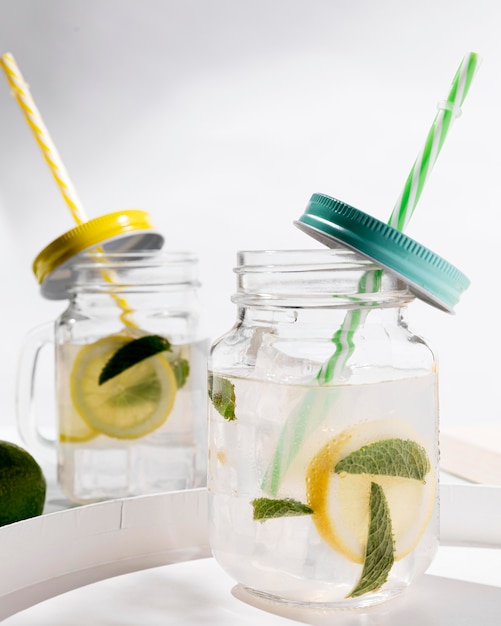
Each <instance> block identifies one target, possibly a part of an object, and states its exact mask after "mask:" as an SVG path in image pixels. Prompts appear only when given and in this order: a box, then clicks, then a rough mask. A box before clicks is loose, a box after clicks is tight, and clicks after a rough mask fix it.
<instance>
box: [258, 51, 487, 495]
mask: <svg viewBox="0 0 501 626" xmlns="http://www.w3.org/2000/svg"><path fill="white" fill-rule="evenodd" d="M479 65H480V57H479V56H478V55H477V54H476V53H474V52H470V53H468V54H466V55H465V56H464V58H463V60H462V61H461V64H460V66H459V68H458V70H457V72H456V74H455V76H454V79H453V81H452V84H451V87H450V90H449V94H448V96H447V99H446V100H444V101H441V102H439V103H438V107H437V108H438V112H437V114H436V116H435V119H434V120H433V123H432V125H431V128H430V130H429V132H428V135H427V137H426V141H425V144H424V146H423V148H422V150H421V151H420V153H419V154H418V156H417V158H416V160H415V162H414V165H413V166H412V169H411V171H410V173H409V176H408V177H407V180H406V182H405V186H404V188H403V190H402V193H401V195H400V197H399V199H398V201H397V203H396V204H395V207H394V208H393V211H392V213H391V215H390V219H389V220H388V224H389V225H390V226H393V227H394V228H396V229H397V230H404V228H405V227H406V225H407V224H408V222H409V220H410V218H411V216H412V214H413V213H414V209H415V208H416V205H417V203H418V201H419V198H420V197H421V193H422V191H423V188H424V185H425V183H426V181H427V180H428V178H429V176H430V174H431V171H432V169H433V166H434V165H435V162H436V160H437V158H438V155H439V154H440V151H441V149H442V146H443V144H444V141H445V138H446V137H447V133H448V132H449V130H450V128H451V125H452V122H453V121H454V120H455V119H456V118H457V117H458V116H459V115H460V114H461V106H462V104H463V102H464V100H465V98H466V96H467V94H468V92H469V89H470V86H471V83H472V81H473V78H474V77H475V75H476V72H477V70H478V67H479ZM381 274H382V270H376V271H372V272H368V273H367V274H366V275H364V276H363V277H362V278H361V280H360V282H359V285H358V291H359V293H363V292H365V293H368V292H370V291H377V289H378V288H379V284H380V278H381ZM369 311H370V309H364V310H360V309H357V310H352V311H349V312H348V313H347V314H346V316H345V319H344V320H343V323H342V324H341V327H340V328H339V329H338V330H337V331H336V333H335V334H334V336H333V337H332V342H333V344H334V345H335V351H334V353H333V354H332V356H331V357H330V358H329V359H328V361H327V362H326V363H324V364H323V365H322V367H321V368H320V371H319V373H318V374H317V381H318V383H319V384H320V385H326V384H328V383H329V382H331V381H332V380H334V379H335V378H336V377H338V376H339V375H340V374H341V373H342V372H343V370H344V369H345V367H346V364H347V362H348V361H349V359H350V357H351V355H352V354H353V351H354V349H355V342H354V336H355V333H356V331H357V329H358V327H359V326H360V324H361V323H362V322H363V320H364V319H365V317H366V316H367V315H368V313H369ZM314 396H318V394H315V389H310V391H309V392H308V393H307V394H306V396H305V398H303V400H302V402H301V404H300V405H299V406H298V407H296V409H295V410H294V411H293V412H292V413H291V415H290V416H289V418H288V419H287V421H286V423H285V425H284V427H283V429H282V431H281V433H280V438H279V441H278V444H277V447H276V450H275V453H274V455H273V459H272V461H271V464H270V465H269V467H268V469H267V471H266V473H265V476H264V479H263V482H262V485H261V488H262V490H263V491H264V492H265V493H269V494H271V495H276V494H277V491H278V488H279V486H280V483H281V482H282V478H283V476H284V475H285V472H286V471H287V469H288V468H289V466H290V464H291V462H292V461H293V459H294V458H295V456H296V455H297V453H298V451H299V449H300V448H301V444H302V442H303V441H304V438H305V437H307V436H308V435H309V434H310V433H311V432H313V431H314V430H316V428H318V427H319V426H320V425H321V424H322V422H323V421H324V419H325V418H326V417H327V413H328V406H326V402H325V400H321V399H320V398H319V397H317V398H315V397H314ZM331 399H332V398H331Z"/></svg>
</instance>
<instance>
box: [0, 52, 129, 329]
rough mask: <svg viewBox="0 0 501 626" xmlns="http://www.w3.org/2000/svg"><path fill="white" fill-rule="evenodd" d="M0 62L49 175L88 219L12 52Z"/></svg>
mask: <svg viewBox="0 0 501 626" xmlns="http://www.w3.org/2000/svg"><path fill="white" fill-rule="evenodd" d="M0 65H1V66H2V69H3V71H4V72H5V76H6V78H7V82H8V83H9V85H10V87H11V90H12V95H13V96H14V98H15V99H16V101H17V103H18V104H19V106H20V108H21V111H22V112H23V115H24V118H25V119H26V121H27V123H28V126H29V127H30V128H31V131H32V133H33V136H34V137H35V140H36V142H37V143H38V145H39V147H40V149H41V151H42V155H43V157H44V159H45V162H46V163H47V165H48V166H49V169H50V171H51V173H52V176H53V177H54V180H55V181H56V183H57V186H58V187H59V190H60V192H61V195H62V196H63V198H64V201H65V202H66V204H67V205H68V208H69V209H70V212H71V215H72V216H73V219H74V220H75V222H76V223H77V224H78V225H80V224H83V223H84V222H87V221H88V217H87V215H86V214H85V211H84V210H83V208H82V204H81V202H80V200H79V198H78V195H77V192H76V191H75V189H74V187H73V185H72V183H71V180H70V178H69V176H68V172H67V171H66V168H65V167H64V165H63V162H62V161H61V158H60V156H59V153H58V151H57V149H56V146H55V145H54V142H53V141H52V139H51V137H50V134H49V131H48V130H47V127H46V126H45V124H44V122H43V120H42V116H41V115H40V113H39V111H38V109H37V107H36V104H35V102H34V100H33V98H32V96H31V94H30V90H29V88H28V84H27V83H26V81H25V80H24V78H23V76H22V74H21V71H20V70H19V67H18V66H17V63H16V61H15V60H14V57H13V56H12V54H10V52H6V53H5V54H3V55H2V56H1V57H0ZM96 252H102V249H101V248H96ZM102 276H103V278H104V280H106V281H107V282H108V283H114V282H115V281H114V279H113V276H112V275H110V274H109V273H105V272H102ZM112 297H113V299H114V300H115V302H116V303H117V304H118V306H119V307H120V308H121V309H122V313H121V315H120V319H121V320H122V321H123V322H124V324H125V325H126V326H132V327H136V325H135V324H134V322H133V321H132V320H131V319H130V318H129V314H130V313H131V312H132V309H131V308H130V307H129V305H128V304H127V302H126V301H125V300H124V299H123V298H121V297H120V296H117V295H116V294H112Z"/></svg>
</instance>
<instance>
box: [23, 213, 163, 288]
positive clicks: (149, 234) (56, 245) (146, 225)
mask: <svg viewBox="0 0 501 626" xmlns="http://www.w3.org/2000/svg"><path fill="white" fill-rule="evenodd" d="M163 243H164V238H163V236H162V235H161V234H160V233H159V232H158V231H157V230H155V228H154V226H153V224H152V223H151V220H150V216H149V214H148V213H146V212H145V211H141V210H139V209H128V210H124V211H117V212H116V213H108V214H107V215H101V216H100V217H96V218H95V219H92V220H89V221H87V222H84V223H83V224H80V225H79V226H76V227H75V228H72V229H71V230H69V231H67V232H65V233H64V234H63V235H61V236H60V237H58V238H57V239H54V241H52V242H51V243H50V244H49V245H48V246H46V247H45V248H44V249H43V250H42V251H41V252H40V253H39V254H38V256H37V257H36V259H35V260H34V262H33V272H34V273H35V276H36V278H37V280H38V282H39V284H40V285H41V290H42V295H43V296H44V297H46V298H48V299H49V300H61V299H65V298H67V295H68V287H69V286H70V284H71V281H72V272H71V265H72V264H73V263H74V262H75V260H76V257H78V255H80V254H82V253H84V252H87V251H89V250H92V249H93V248H96V247H99V248H102V249H103V250H104V251H105V252H130V251H134V250H158V249H160V248H161V247H162V245H163Z"/></svg>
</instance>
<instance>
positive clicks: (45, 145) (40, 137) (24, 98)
mask: <svg viewBox="0 0 501 626" xmlns="http://www.w3.org/2000/svg"><path fill="white" fill-rule="evenodd" d="M0 65H1V66H2V69H3V71H4V72H5V76H6V77H7V82H8V83H9V85H10V87H11V89H12V95H13V96H14V98H15V99H16V100H17V103H18V104H19V106H20V107H21V110H22V112H23V115H24V117H25V119H26V121H27V122H28V125H29V127H30V128H31V130H32V132H33V136H34V137H35V139H36V142H37V143H38V145H39V146H40V149H41V151H42V154H43V157H44V159H45V161H46V163H47V165H48V166H49V168H50V171H51V173H52V176H53V177H54V180H55V181H56V183H57V186H58V187H59V190H60V192H61V194H62V196H63V198H64V200H65V202H66V204H67V205H68V207H69V209H70V211H71V214H72V216H73V219H74V220H75V222H76V223H77V224H82V223H83V222H86V221H87V216H86V215H85V212H84V210H83V209H82V205H81V202H80V200H79V198H78V196H77V193H76V191H75V189H74V188H73V185H72V184H71V181H70V179H69V176H68V173H67V172H66V168H65V167H64V165H63V163H62V161H61V158H60V157H59V154H58V151H57V149H56V146H55V145H54V143H53V141H52V139H51V137H50V135H49V131H48V130H47V128H46V127H45V124H44V123H43V120H42V117H41V116H40V113H39V112H38V109H37V107H36V105H35V102H34V101H33V98H32V97H31V94H30V90H29V88H28V85H27V83H26V81H25V80H24V78H23V76H22V74H21V72H20V71H19V68H18V66H17V63H16V61H15V60H14V57H13V56H12V54H10V53H9V52H7V53H5V54H3V55H2V56H1V57H0Z"/></svg>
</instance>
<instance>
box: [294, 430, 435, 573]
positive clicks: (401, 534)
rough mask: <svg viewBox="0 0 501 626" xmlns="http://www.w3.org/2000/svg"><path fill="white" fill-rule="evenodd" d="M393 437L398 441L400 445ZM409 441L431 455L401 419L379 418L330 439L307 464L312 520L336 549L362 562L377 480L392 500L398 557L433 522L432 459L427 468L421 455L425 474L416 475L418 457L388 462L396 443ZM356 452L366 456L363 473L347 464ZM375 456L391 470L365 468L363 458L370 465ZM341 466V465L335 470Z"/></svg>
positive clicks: (415, 448) (406, 551)
mask: <svg viewBox="0 0 501 626" xmlns="http://www.w3.org/2000/svg"><path fill="white" fill-rule="evenodd" d="M391 442H398V445H397V444H394V443H391ZM405 442H407V444H406V445H407V446H408V448H409V450H411V451H413V452H416V454H417V452H419V450H422V451H423V454H424V457H425V458H426V459H427V457H426V455H425V453H424V448H422V447H421V446H420V445H419V444H418V443H417V442H416V436H415V434H414V433H413V432H412V430H411V429H410V427H409V426H407V425H405V424H403V423H402V422H398V421H396V420H379V421H374V422H369V423H365V424H360V425H358V426H356V427H354V428H351V429H348V430H346V431H344V432H342V433H340V434H339V435H338V436H336V437H334V438H333V439H331V440H330V441H328V442H327V443H326V444H325V445H324V446H323V447H322V448H321V449H320V450H319V451H318V452H317V453H316V454H315V456H314V457H313V459H312V460H311V462H310V464H309V466H308V470H307V475H306V485H307V504H308V506H309V507H310V508H311V509H312V510H313V515H312V520H313V522H314V523H315V526H316V528H317V531H318V533H319V535H320V536H321V537H322V539H323V540H324V541H325V542H327V543H328V544H329V545H330V546H331V547H332V548H333V549H334V550H336V551H338V552H340V553H341V554H343V555H344V556H345V557H346V558H348V559H350V560H351V561H353V562H355V563H363V562H364V559H365V556H366V544H367V528H368V525H369V515H370V508H369V501H370V495H371V485H372V483H376V484H377V485H379V486H380V487H381V489H382V491H383V493H384V495H385V498H386V501H387V503H388V511H389V516H390V518H391V527H392V533H393V539H394V546H395V560H399V559H402V558H403V557H405V556H406V555H407V554H409V553H410V552H411V551H412V550H413V549H414V548H415V547H416V545H417V543H418V542H419V540H420V539H421V537H422V535H423V533H424V531H425V529H426V527H427V525H428V522H429V520H430V517H431V515H432V511H433V505H434V497H435V481H434V478H433V470H432V468H431V467H430V466H429V464H428V466H427V467H426V468H424V469H423V457H422V456H421V457H420V458H419V459H418V461H419V463H418V464H419V465H421V473H420V474H419V476H423V478H422V479H416V478H410V477H408V476H407V477H406V476H404V475H405V474H406V473H408V468H409V466H412V465H413V464H415V463H417V461H415V459H414V458H412V459H408V462H406V461H405V459H403V456H402V457H401V458H400V460H397V461H394V460H393V461H392V462H391V463H390V462H389V458H390V456H391V454H390V452H391V447H392V445H395V447H396V448H398V446H404V444H405ZM385 453H386V455H385ZM356 454H357V455H359V460H360V459H362V462H360V463H359V465H361V466H362V467H361V468H359V470H360V473H351V472H352V471H353V469H350V470H349V471H346V470H343V469H342V468H343V460H348V458H349V456H350V455H352V458H353V456H355V455H356ZM418 456H419V455H418ZM371 457H372V458H373V459H374V458H376V459H377V460H376V461H375V462H376V463H379V464H380V466H382V465H386V466H387V470H385V471H378V472H377V473H370V471H374V470H368V471H367V470H365V471H364V468H363V465H364V458H365V465H366V467H370V462H371ZM397 458H398V454H397ZM357 462H358V461H357ZM392 465H393V468H391V466H392ZM405 465H407V466H408V467H407V468H406V467H405ZM336 467H339V468H341V470H340V471H335V468H336ZM395 467H396V469H395ZM391 472H394V473H395V474H396V475H391Z"/></svg>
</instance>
